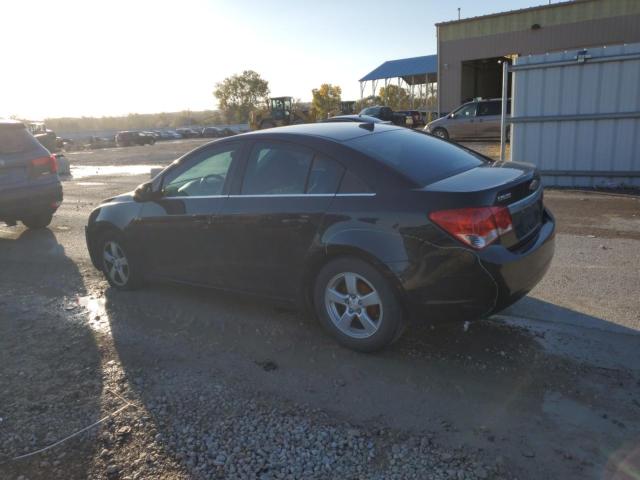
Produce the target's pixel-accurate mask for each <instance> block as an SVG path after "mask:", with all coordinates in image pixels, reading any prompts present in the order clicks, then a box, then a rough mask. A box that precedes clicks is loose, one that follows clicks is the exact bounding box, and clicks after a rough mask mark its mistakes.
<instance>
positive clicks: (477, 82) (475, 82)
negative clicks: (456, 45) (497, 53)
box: [460, 57, 511, 103]
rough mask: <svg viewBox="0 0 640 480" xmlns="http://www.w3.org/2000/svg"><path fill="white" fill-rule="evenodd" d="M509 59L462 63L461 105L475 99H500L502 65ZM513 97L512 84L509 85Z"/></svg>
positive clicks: (509, 92)
mask: <svg viewBox="0 0 640 480" xmlns="http://www.w3.org/2000/svg"><path fill="white" fill-rule="evenodd" d="M503 62H509V63H511V59H510V58H509V57H493V58H483V59H479V60H469V61H466V62H462V91H461V96H460V101H461V103H464V102H468V101H470V100H472V99H474V98H478V97H482V98H499V97H501V96H502V63H503ZM508 94H509V96H511V82H509V85H508Z"/></svg>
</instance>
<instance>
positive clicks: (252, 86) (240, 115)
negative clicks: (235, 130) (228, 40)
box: [213, 70, 269, 122]
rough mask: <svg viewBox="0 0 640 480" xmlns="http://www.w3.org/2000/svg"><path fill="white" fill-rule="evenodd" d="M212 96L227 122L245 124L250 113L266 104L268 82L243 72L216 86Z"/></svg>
mask: <svg viewBox="0 0 640 480" xmlns="http://www.w3.org/2000/svg"><path fill="white" fill-rule="evenodd" d="M213 95H214V96H215V97H216V98H217V99H218V106H219V107H220V110H222V112H223V113H224V115H225V117H226V118H227V120H228V121H230V122H233V121H235V122H246V121H247V120H248V118H249V114H250V112H251V111H253V110H256V109H258V108H259V107H260V105H261V104H265V103H266V101H267V97H268V96H269V82H267V81H266V80H263V79H262V77H260V75H259V74H258V73H257V72H254V71H253V70H245V71H244V72H242V73H241V74H236V75H232V76H230V77H227V78H225V79H224V80H223V81H222V82H220V83H218V84H216V88H215V90H214V91H213Z"/></svg>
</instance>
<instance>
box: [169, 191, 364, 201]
mask: <svg viewBox="0 0 640 480" xmlns="http://www.w3.org/2000/svg"><path fill="white" fill-rule="evenodd" d="M375 196H376V194H375V193H265V194H261V195H194V196H191V197H189V196H179V197H177V196H176V197H162V199H168V200H171V199H178V200H180V199H188V198H190V199H202V198H273V197H282V198H290V197H296V198H300V197H302V198H304V197H375Z"/></svg>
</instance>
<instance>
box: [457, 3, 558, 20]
mask: <svg viewBox="0 0 640 480" xmlns="http://www.w3.org/2000/svg"><path fill="white" fill-rule="evenodd" d="M549 1H551V0H549ZM458 20H460V7H458Z"/></svg>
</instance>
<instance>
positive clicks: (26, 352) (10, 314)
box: [0, 227, 102, 480]
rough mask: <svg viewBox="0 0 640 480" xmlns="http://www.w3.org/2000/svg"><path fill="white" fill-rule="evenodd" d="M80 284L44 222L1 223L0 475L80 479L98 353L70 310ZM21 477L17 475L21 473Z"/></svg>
mask: <svg viewBox="0 0 640 480" xmlns="http://www.w3.org/2000/svg"><path fill="white" fill-rule="evenodd" d="M84 290H85V287H84V283H83V279H82V276H81V274H80V271H79V270H78V267H77V266H76V264H75V262H74V261H72V260H71V259H70V258H69V257H68V256H67V255H66V253H65V250H64V248H63V246H62V245H61V244H60V243H59V242H58V240H57V239H56V236H55V234H54V233H53V232H52V231H51V230H49V229H42V230H25V229H23V228H22V227H13V228H4V227H3V228H2V229H0V478H29V479H31V480H33V479H38V478H47V479H49V478H87V477H89V476H90V475H89V468H90V465H91V461H92V459H93V457H94V455H95V447H94V444H95V443H94V442H91V441H88V439H89V438H91V436H92V435H94V434H95V430H92V431H90V432H89V433H85V434H82V435H79V436H77V437H75V438H73V439H71V440H69V441H66V442H64V443H62V444H60V445H58V446H56V447H55V448H52V449H50V450H47V451H45V452H42V453H38V454H35V455H32V456H26V457H25V458H22V459H15V458H16V457H20V456H23V455H27V454H29V453H31V452H35V451H37V450H39V449H41V448H43V447H47V446H48V445H51V444H53V443H55V442H57V441H59V440H61V439H63V438H65V437H67V436H68V435H70V434H72V433H74V432H76V431H78V430H80V429H82V428H84V427H86V426H88V425H91V424H92V423H93V422H95V421H96V420H98V419H99V418H100V416H101V410H102V402H101V397H102V368H101V356H100V353H99V351H98V347H97V345H96V341H95V338H94V335H93V333H92V332H91V331H90V329H89V328H88V327H87V326H86V323H84V322H81V321H80V319H79V318H77V317H75V316H74V313H75V311H76V310H77V305H75V304H73V303H72V300H71V298H73V297H75V296H76V295H82V294H83V293H84ZM21 476H22V477H21Z"/></svg>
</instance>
